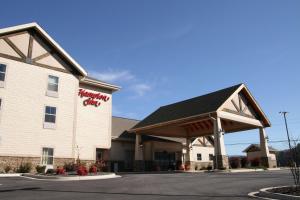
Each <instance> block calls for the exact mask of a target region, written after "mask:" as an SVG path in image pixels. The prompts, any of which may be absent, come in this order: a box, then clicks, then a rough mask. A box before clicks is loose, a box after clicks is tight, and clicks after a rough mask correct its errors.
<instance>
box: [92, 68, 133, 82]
mask: <svg viewBox="0 0 300 200" xmlns="http://www.w3.org/2000/svg"><path fill="white" fill-rule="evenodd" d="M90 75H91V76H92V77H94V78H97V79H99V80H101V81H107V82H123V81H129V80H133V79H134V78H135V76H134V75H133V74H132V73H131V72H130V71H128V70H107V71H103V72H91V73H90Z"/></svg>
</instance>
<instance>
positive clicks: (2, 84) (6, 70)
mask: <svg viewBox="0 0 300 200" xmlns="http://www.w3.org/2000/svg"><path fill="white" fill-rule="evenodd" d="M0 64H3V65H5V66H6V69H5V80H4V81H0V88H5V87H6V82H7V77H8V63H5V62H0Z"/></svg>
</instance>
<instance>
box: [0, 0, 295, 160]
mask: <svg viewBox="0 0 300 200" xmlns="http://www.w3.org/2000/svg"><path fill="white" fill-rule="evenodd" d="M1 7H2V8H5V9H2V10H1V18H0V27H7V26H13V25H18V24H22V23H28V22H33V21H35V22H38V23H39V24H40V25H41V26H42V27H43V28H44V29H45V30H46V31H47V32H48V33H49V34H50V35H51V36H52V37H53V38H54V39H55V40H56V41H57V42H58V43H60V44H61V46H62V47H63V48H64V49H65V50H66V51H68V52H69V53H70V54H71V55H72V56H73V57H74V58H75V59H76V60H77V61H78V62H79V63H80V64H81V65H82V66H83V67H84V68H86V69H87V70H88V71H89V72H90V74H91V75H93V76H95V77H97V78H100V79H103V80H106V81H109V82H113V83H115V84H118V85H120V86H122V88H123V89H122V90H121V91H120V92H117V93H115V95H114V98H113V114H114V115H116V116H123V117H129V118H135V119H142V118H144V117H145V116H147V115H148V114H149V113H151V112H153V111H154V110H155V109H157V108H158V107H159V106H162V105H166V104H169V103H174V102H177V101H181V100H184V99H187V98H191V97H195V96H199V95H202V94H205V93H208V92H211V91H215V90H218V89H222V88H224V87H228V86H231V85H234V84H237V83H241V82H243V83H246V85H247V86H248V88H249V89H250V90H251V92H252V93H253V95H254V96H255V97H256V99H257V100H258V102H259V103H260V105H261V107H262V108H263V109H264V111H265V112H266V114H267V116H268V117H269V118H270V120H271V122H272V124H273V126H272V128H268V129H267V133H268V135H269V138H270V140H271V141H276V140H282V139H286V135H285V129H284V124H283V119H282V117H281V116H280V115H279V114H278V112H279V111H281V110H287V111H289V112H290V114H289V115H288V120H289V125H290V130H291V133H292V135H293V136H294V138H299V136H300V107H299V100H300V93H299V86H300V78H299V75H300V66H299V65H300V39H299V36H300V12H299V8H300V1H296V0H295V1H291V0H284V1H278V0H269V1H268V0H251V1H246V0H245V1H240V0H235V1H234V0H227V1H223V0H219V1H214V0H213V1H198V0H195V1H192V0H188V1H183V0H181V1H176V0H172V1H169V0H164V1H158V0H152V1H147V0H136V1H133V0H126V1H124V0H119V1H115V0H109V1H99V0H97V1H96V0H95V1H80V2H79V1H63V0H60V1H58V0H52V1H47V2H46V1H38V0H37V1H30V0H27V1H16V0H10V1H5V2H2V6H1ZM258 141H259V135H258V131H256V130H255V131H248V132H240V133H232V134H228V135H226V136H225V143H226V144H227V152H228V154H231V155H233V154H241V151H242V150H243V149H244V148H245V147H246V146H247V145H246V144H244V145H229V144H235V143H251V142H258ZM272 146H274V147H276V148H278V149H283V148H286V147H287V144H286V143H273V144H272Z"/></svg>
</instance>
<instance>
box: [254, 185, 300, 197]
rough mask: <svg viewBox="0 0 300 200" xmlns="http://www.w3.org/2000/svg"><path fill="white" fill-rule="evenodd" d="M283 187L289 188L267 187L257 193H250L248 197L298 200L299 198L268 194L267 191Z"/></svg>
mask: <svg viewBox="0 0 300 200" xmlns="http://www.w3.org/2000/svg"><path fill="white" fill-rule="evenodd" d="M283 187H290V186H277V187H268V188H263V189H260V190H259V191H257V192H250V193H249V194H248V196H250V197H254V198H260V199H271V200H293V199H298V200H299V199H300V197H299V196H294V195H288V194H280V193H274V192H269V191H268V190H271V189H276V188H283Z"/></svg>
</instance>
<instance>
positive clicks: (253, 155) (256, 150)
mask: <svg viewBox="0 0 300 200" xmlns="http://www.w3.org/2000/svg"><path fill="white" fill-rule="evenodd" d="M268 148H269V159H270V160H269V162H270V163H271V165H270V167H277V161H276V152H278V150H276V149H274V148H273V147H271V146H269V147H268ZM243 152H245V153H247V158H248V159H249V160H250V161H251V160H254V159H260V158H261V157H262V152H261V149H260V146H259V145H258V144H251V145H249V146H248V147H247V148H246V149H245V150H244V151H243Z"/></svg>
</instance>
